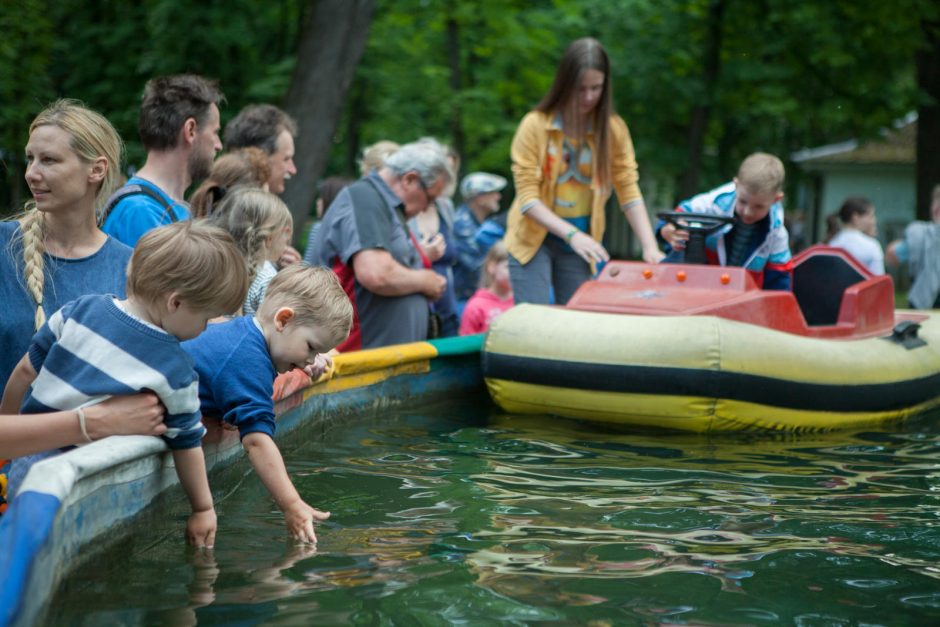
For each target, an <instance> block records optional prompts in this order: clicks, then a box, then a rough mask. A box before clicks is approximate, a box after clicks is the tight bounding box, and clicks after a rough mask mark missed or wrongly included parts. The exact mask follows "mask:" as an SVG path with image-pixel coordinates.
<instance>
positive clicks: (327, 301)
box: [258, 263, 353, 348]
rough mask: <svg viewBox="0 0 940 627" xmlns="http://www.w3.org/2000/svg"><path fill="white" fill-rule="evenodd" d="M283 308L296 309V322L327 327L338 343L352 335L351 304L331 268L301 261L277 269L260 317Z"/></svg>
mask: <svg viewBox="0 0 940 627" xmlns="http://www.w3.org/2000/svg"><path fill="white" fill-rule="evenodd" d="M281 307H290V308H291V309H293V310H294V318H293V319H292V322H294V323H296V324H299V325H305V326H317V327H322V328H326V329H327V330H328V331H329V332H330V334H331V337H332V338H334V339H336V344H339V343H340V342H342V341H343V340H345V339H346V337H347V336H348V335H349V329H350V327H351V326H352V321H353V308H352V303H350V302H349V297H348V296H347V295H346V292H345V291H343V287H342V286H341V285H340V284H339V279H337V278H336V274H334V273H333V271H332V270H329V269H327V268H321V267H318V266H309V265H307V264H305V263H298V264H294V265H292V266H288V267H287V268H284V269H283V270H281V271H280V272H278V273H277V276H275V277H274V278H273V279H271V282H270V283H269V284H268V289H267V290H266V291H265V293H264V300H262V301H261V307H259V308H258V316H259V317H261V318H267V317H268V316H273V315H274V313H275V312H276V311H277V310H278V309H280V308H281ZM330 348H332V347H330Z"/></svg>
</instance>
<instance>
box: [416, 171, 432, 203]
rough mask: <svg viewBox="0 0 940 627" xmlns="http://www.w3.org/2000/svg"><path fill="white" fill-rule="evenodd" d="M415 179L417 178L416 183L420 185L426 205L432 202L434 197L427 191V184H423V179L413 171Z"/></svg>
mask: <svg viewBox="0 0 940 627" xmlns="http://www.w3.org/2000/svg"><path fill="white" fill-rule="evenodd" d="M415 179H417V181H418V185H420V186H421V191H423V192H424V199H425V200H426V201H427V203H428V205H430V204H431V203H432V202H434V197H433V196H431V193H430V192H429V191H428V186H427V185H425V184H424V181H423V180H422V179H421V176H420V175H419V174H418V173H417V172H415Z"/></svg>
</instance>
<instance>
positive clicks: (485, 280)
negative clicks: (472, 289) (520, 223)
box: [480, 240, 509, 288]
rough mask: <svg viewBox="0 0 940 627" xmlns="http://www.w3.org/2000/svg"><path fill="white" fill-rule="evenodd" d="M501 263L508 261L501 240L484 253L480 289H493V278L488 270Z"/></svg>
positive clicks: (507, 253)
mask: <svg viewBox="0 0 940 627" xmlns="http://www.w3.org/2000/svg"><path fill="white" fill-rule="evenodd" d="M502 261H509V251H508V250H507V249H506V244H505V243H503V240H498V241H497V242H496V243H495V244H493V245H492V246H491V247H490V249H489V250H488V251H487V252H486V257H484V258H483V272H481V273H480V287H486V288H489V287H493V277H492V275H490V272H489V269H490V267H491V266H495V265H496V264H498V263H500V262H502Z"/></svg>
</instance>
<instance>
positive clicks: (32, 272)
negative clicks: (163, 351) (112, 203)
mask: <svg viewBox="0 0 940 627" xmlns="http://www.w3.org/2000/svg"><path fill="white" fill-rule="evenodd" d="M40 126H56V127H58V128H60V129H62V130H63V131H65V132H66V133H68V134H69V146H70V147H71V149H72V151H73V152H74V153H75V154H76V156H78V158H79V159H81V160H82V161H83V162H85V163H91V162H92V161H94V160H95V159H99V158H101V157H104V158H105V159H107V162H108V163H107V166H106V167H107V169H106V171H105V175H104V178H103V179H102V181H101V183H99V185H98V191H97V192H95V221H96V223H97V222H99V221H100V219H101V214H102V210H103V209H104V205H105V202H106V201H107V199H108V198H109V197H110V196H111V193H112V192H113V191H114V189H115V188H116V187H117V186H118V182H119V180H120V177H121V157H122V155H123V153H124V144H123V143H122V142H121V136H120V135H118V132H117V131H116V130H114V127H113V126H112V125H111V123H110V122H109V121H108V120H107V118H105V117H104V116H103V115H101V114H100V113H97V112H96V111H92V110H91V109H89V108H87V107H85V106H84V105H82V104H81V103H80V102H78V101H77V100H69V99H62V100H57V101H55V102H54V103H52V104H51V105H49V106H48V107H46V108H45V109H44V110H43V111H42V112H41V113H40V114H39V115H37V116H36V118H35V119H34V120H33V122H32V124H30V125H29V133H30V135H32V133H33V131H34V130H36V129H37V128H39V127H40ZM14 219H15V220H19V223H20V236H19V239H21V241H22V249H23V274H24V278H25V280H26V290H27V291H28V292H29V295H30V296H32V298H33V301H34V302H35V303H36V315H35V327H36V329H37V330H38V329H39V327H41V326H42V325H43V323H44V322H45V321H46V314H45V312H44V311H43V309H42V299H43V291H44V288H45V273H44V268H43V254H44V253H45V252H46V249H45V245H44V242H45V239H46V225H45V216H44V215H43V213H42V212H41V211H38V210H37V209H36V202H35V201H34V200H29V201H27V202H26V204H25V205H24V207H23V212H22V213H21V214H20V215H18V216H16V217H15V218H14ZM11 244H15V240H14V241H13V242H11Z"/></svg>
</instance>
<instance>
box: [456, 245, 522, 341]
mask: <svg viewBox="0 0 940 627" xmlns="http://www.w3.org/2000/svg"><path fill="white" fill-rule="evenodd" d="M480 282H481V284H482V287H480V288H479V289H478V290H477V291H476V293H474V294H473V296H471V297H470V300H468V301H467V306H466V307H465V308H464V311H463V318H461V320H460V335H471V334H473V333H483V332H484V331H486V330H487V329H489V328H490V324H492V322H493V320H495V319H496V318H498V317H499V316H500V314H502V313H503V312H504V311H506V310H507V309H509V308H510V307H512V306H513V305H514V304H515V303H514V301H513V298H512V286H511V285H510V283H509V253H508V252H507V251H506V245H505V244H504V243H503V242H502V241H498V242H496V243H495V244H493V246H492V247H491V248H490V249H489V251H487V253H486V257H485V258H484V260H483V277H482V279H481V281H480Z"/></svg>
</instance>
